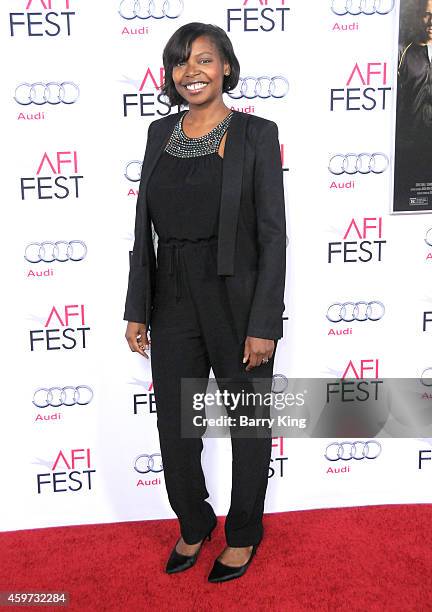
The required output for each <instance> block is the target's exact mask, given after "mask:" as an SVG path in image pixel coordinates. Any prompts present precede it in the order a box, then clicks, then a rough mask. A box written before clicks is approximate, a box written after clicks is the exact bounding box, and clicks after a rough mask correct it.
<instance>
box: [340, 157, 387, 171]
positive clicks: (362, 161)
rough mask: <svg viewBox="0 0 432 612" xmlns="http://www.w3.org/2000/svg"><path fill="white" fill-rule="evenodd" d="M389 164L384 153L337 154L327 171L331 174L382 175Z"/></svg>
mask: <svg viewBox="0 0 432 612" xmlns="http://www.w3.org/2000/svg"><path fill="white" fill-rule="evenodd" d="M389 164H390V161H389V158H388V157H387V155H386V154H385V153H337V154H336V155H333V157H332V158H331V159H330V163H329V166H328V169H329V171H330V172H331V173H332V174H357V173H359V174H370V173H371V172H372V173H373V174H382V173H383V172H385V171H386V170H387V168H388V167H389Z"/></svg>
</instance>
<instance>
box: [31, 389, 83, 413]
mask: <svg viewBox="0 0 432 612" xmlns="http://www.w3.org/2000/svg"><path fill="white" fill-rule="evenodd" d="M92 399H93V391H92V390H91V389H90V387H87V385H78V387H51V388H50V389H46V388H45V387H40V388H39V389H36V391H35V392H34V395H33V404H34V405H35V406H37V407H38V408H46V407H47V406H52V408H58V407H59V406H75V405H78V406H86V405H87V404H90V402H91V401H92Z"/></svg>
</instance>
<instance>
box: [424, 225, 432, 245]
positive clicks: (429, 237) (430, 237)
mask: <svg viewBox="0 0 432 612" xmlns="http://www.w3.org/2000/svg"><path fill="white" fill-rule="evenodd" d="M425 242H426V244H428V245H429V246H432V227H430V228H429V229H428V231H427V232H426V238H425Z"/></svg>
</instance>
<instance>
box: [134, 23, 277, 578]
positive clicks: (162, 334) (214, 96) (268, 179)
mask: <svg viewBox="0 0 432 612" xmlns="http://www.w3.org/2000/svg"><path fill="white" fill-rule="evenodd" d="M163 63H164V69H165V83H164V85H163V87H162V92H163V93H165V94H166V95H167V96H168V99H169V102H170V104H171V105H172V106H175V105H177V106H179V107H181V106H188V109H186V110H182V111H181V112H179V113H176V114H169V115H167V116H166V117H163V118H162V119H158V120H156V121H153V123H152V124H151V125H150V127H149V130H148V138H147V148H146V154H145V157H144V162H143V166H142V172H141V179H140V188H139V194H138V201H137V209H136V220H135V242H134V247H133V252H132V258H131V267H130V273H129V284H128V292H127V297H126V306H125V314H124V319H125V320H126V321H128V325H127V330H126V338H127V341H128V343H129V346H130V349H131V350H132V351H134V352H137V353H139V354H140V355H142V356H144V357H146V358H147V359H148V355H147V353H146V350H148V349H149V348H150V342H151V355H152V376H153V385H154V394H155V399H156V411H157V427H158V431H159V440H160V449H161V455H162V461H163V466H164V475H165V484H166V488H167V492H168V497H169V501H170V504H171V506H172V508H173V510H174V512H175V513H176V515H177V516H178V518H179V523H180V532H181V537H180V538H179V539H178V541H177V543H176V545H175V546H174V548H173V549H172V551H171V554H170V556H169V559H168V562H167V565H166V571H167V573H169V574H172V573H178V572H182V571H184V570H186V569H188V568H190V567H192V566H193V565H194V564H195V562H196V560H197V557H198V554H199V551H200V549H201V546H202V543H203V542H204V540H205V539H210V536H211V532H212V531H213V529H214V528H215V527H216V525H217V518H216V514H215V512H214V510H213V508H212V506H211V504H210V503H209V502H208V501H206V500H207V498H208V497H209V494H208V492H207V489H206V485H205V478H204V474H203V470H202V466H201V452H202V449H203V443H202V440H201V437H200V432H197V435H196V437H193V438H191V437H189V438H184V437H182V431H183V424H184V422H183V419H185V418H188V415H189V416H190V411H191V406H193V399H194V395H195V394H196V393H197V392H198V393H200V392H203V391H205V389H206V388H207V385H208V377H209V374H210V369H213V372H214V374H215V376H216V377H217V382H218V386H219V389H220V390H221V392H224V390H228V389H232V386H231V385H232V384H233V383H234V384H235V388H236V391H237V392H240V391H241V392H242V393H243V397H250V393H255V395H256V392H257V391H256V387H255V386H254V384H253V383H255V382H256V379H259V381H260V383H259V384H260V391H261V392H264V393H270V392H271V382H272V374H273V363H274V353H275V351H276V344H277V341H278V339H279V338H280V337H282V315H283V311H284V302H283V297H284V286H285V245H286V227H285V203H284V191H283V179H282V164H281V157H280V145H279V142H278V130H277V126H276V124H275V123H274V122H272V121H269V120H267V119H264V118H262V117H257V116H250V115H247V114H242V113H239V112H237V111H234V110H231V109H230V108H229V107H227V106H226V105H225V103H224V100H223V94H224V93H225V92H229V91H231V90H233V89H234V88H235V87H236V86H237V83H238V81H239V76H240V66H239V62H238V60H237V58H236V56H235V53H234V50H233V48H232V44H231V41H230V40H229V38H228V36H227V35H226V33H225V32H224V31H223V30H222V29H221V28H219V27H217V26H214V25H210V24H203V23H189V24H186V25H184V26H182V27H181V28H179V29H178V30H177V31H176V32H174V34H173V35H172V37H171V38H170V39H169V41H168V43H167V45H166V46H165V49H164V52H163ZM150 222H152V223H153V225H154V228H155V231H156V233H157V235H158V247H157V261H156V258H155V253H154V250H153V244H152V237H151V230H150V229H149V228H150ZM148 332H150V335H151V341H149V339H148V335H147V334H148ZM245 364H246V365H245ZM185 378H186V379H193V380H194V381H196V386H195V388H194V389H193V390H192V389H190V387H189V389H188V390H187V391H186V394H185V392H184V385H182V382H183V381H184V379H185ZM263 381H264V384H263ZM248 394H249V395H248ZM261 406H263V403H261ZM237 408H238V409H237V414H238V413H239V412H240V413H241V410H242V409H243V410H245V411H246V413H247V414H248V415H250V416H251V417H253V416H254V415H255V414H256V407H255V406H240V407H237ZM227 410H228V406H227ZM233 416H235V415H234V414H233ZM256 416H258V417H262V419H263V420H261V421H260V422H268V416H269V406H268V404H266V405H265V407H264V408H262V410H261V411H260V412H259V413H258V414H256ZM257 422H258V421H257ZM249 429H250V428H249ZM264 429H265V431H261V432H260V433H257V434H256V437H250V435H249V434H247V435H246V439H245V436H244V433H245V432H239V431H238V430H236V431H233V430H231V444H232V453H233V461H232V466H233V468H232V469H233V472H232V493H231V506H230V510H229V512H228V515H227V517H226V521H225V534H226V540H227V547H226V548H225V549H224V550H223V551H222V553H221V554H220V555H219V557H218V558H217V559H216V560H215V563H214V566H213V569H212V571H211V572H210V575H209V577H208V579H209V581H210V582H222V581H226V580H231V579H233V578H238V577H240V576H242V575H243V574H244V573H245V571H246V570H247V568H248V566H249V564H250V562H251V561H252V558H253V557H254V555H255V552H256V550H257V547H258V545H259V543H260V541H261V539H262V537H263V525H262V517H263V509H264V499H265V493H266V489H267V482H268V471H269V464H270V456H271V443H272V439H271V432H270V431H269V429H268V428H264Z"/></svg>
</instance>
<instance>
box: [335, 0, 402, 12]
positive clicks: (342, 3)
mask: <svg viewBox="0 0 432 612" xmlns="http://www.w3.org/2000/svg"><path fill="white" fill-rule="evenodd" d="M394 6H395V0H332V3H331V10H332V11H333V13H335V15H375V14H377V15H387V14H388V13H391V11H392V10H393V9H394Z"/></svg>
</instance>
